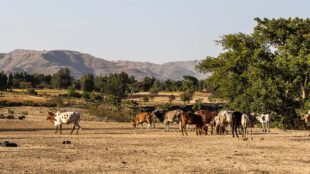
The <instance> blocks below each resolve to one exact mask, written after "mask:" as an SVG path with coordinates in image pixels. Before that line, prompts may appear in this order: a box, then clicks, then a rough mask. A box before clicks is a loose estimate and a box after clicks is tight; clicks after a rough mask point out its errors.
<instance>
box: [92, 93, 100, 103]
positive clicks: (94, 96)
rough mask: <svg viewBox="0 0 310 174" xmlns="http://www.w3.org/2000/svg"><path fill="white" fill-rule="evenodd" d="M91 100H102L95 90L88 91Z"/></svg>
mask: <svg viewBox="0 0 310 174" xmlns="http://www.w3.org/2000/svg"><path fill="white" fill-rule="evenodd" d="M90 100H91V101H102V96H101V95H100V94H96V93H95V92H92V93H90Z"/></svg>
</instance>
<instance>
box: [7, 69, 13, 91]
mask: <svg viewBox="0 0 310 174" xmlns="http://www.w3.org/2000/svg"><path fill="white" fill-rule="evenodd" d="M12 88H13V74H12V73H10V74H9V77H8V89H9V90H10V91H12Z"/></svg>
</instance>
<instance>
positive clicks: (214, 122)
mask: <svg viewBox="0 0 310 174" xmlns="http://www.w3.org/2000/svg"><path fill="white" fill-rule="evenodd" d="M210 125H211V126H213V127H214V128H215V132H216V134H218V135H219V134H220V118H219V116H218V115H217V116H215V117H214V119H213V120H212V121H211V123H210Z"/></svg>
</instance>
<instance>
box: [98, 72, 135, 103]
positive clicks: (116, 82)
mask: <svg viewBox="0 0 310 174" xmlns="http://www.w3.org/2000/svg"><path fill="white" fill-rule="evenodd" d="M104 79H105V81H106V83H104V85H103V86H102V92H103V93H105V94H108V95H113V96H117V97H119V98H122V97H125V96H126V95H127V94H128V93H129V92H130V89H129V84H130V83H132V78H129V77H128V75H127V74H126V73H124V72H122V73H119V74H117V73H116V74H110V75H109V76H106V77H105V78H104Z"/></svg>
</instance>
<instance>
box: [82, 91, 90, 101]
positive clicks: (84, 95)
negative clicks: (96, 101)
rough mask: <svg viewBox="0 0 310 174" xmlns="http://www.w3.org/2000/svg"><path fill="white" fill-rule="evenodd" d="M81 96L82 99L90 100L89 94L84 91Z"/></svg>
mask: <svg viewBox="0 0 310 174" xmlns="http://www.w3.org/2000/svg"><path fill="white" fill-rule="evenodd" d="M82 96H83V98H84V99H90V93H89V92H86V91H84V92H83V95H82Z"/></svg>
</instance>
